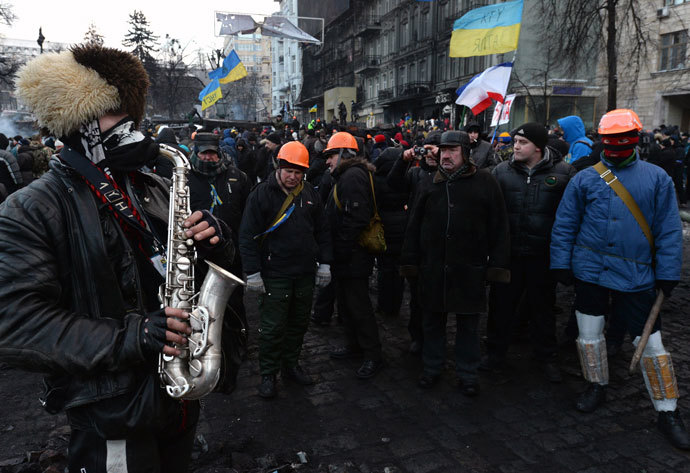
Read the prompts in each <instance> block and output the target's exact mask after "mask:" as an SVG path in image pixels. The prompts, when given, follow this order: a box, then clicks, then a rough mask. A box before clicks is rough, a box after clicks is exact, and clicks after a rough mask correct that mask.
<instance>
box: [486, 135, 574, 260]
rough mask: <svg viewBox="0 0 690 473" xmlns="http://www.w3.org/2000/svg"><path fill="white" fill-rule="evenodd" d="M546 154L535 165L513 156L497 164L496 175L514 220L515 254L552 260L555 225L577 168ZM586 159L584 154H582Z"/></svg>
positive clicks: (512, 238)
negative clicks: (562, 198)
mask: <svg viewBox="0 0 690 473" xmlns="http://www.w3.org/2000/svg"><path fill="white" fill-rule="evenodd" d="M553 154H554V153H553V152H552V150H551V149H550V148H546V156H545V158H544V159H543V160H542V161H541V162H539V163H538V164H537V165H536V166H534V167H533V168H532V169H528V168H527V166H525V165H524V164H522V163H518V162H515V160H514V159H513V158H512V157H511V159H510V160H508V161H504V162H502V163H500V164H499V165H498V166H496V167H495V168H494V170H493V175H494V177H495V178H496V180H498V183H499V184H500V185H501V191H502V192H503V197H504V198H505V202H506V207H507V209H508V219H509V220H510V239H511V254H512V256H513V257H514V258H515V257H530V258H534V257H541V258H546V259H547V260H548V255H549V246H550V244H551V228H552V227H553V222H554V220H555V218H556V210H557V209H558V204H559V203H560V201H561V197H563V192H565V187H566V186H567V185H568V182H569V181H570V179H571V178H572V177H573V176H574V175H575V173H576V170H575V168H574V167H573V166H571V165H570V164H568V163H566V162H565V161H562V160H561V161H559V162H557V163H554V156H553ZM580 159H583V158H580Z"/></svg>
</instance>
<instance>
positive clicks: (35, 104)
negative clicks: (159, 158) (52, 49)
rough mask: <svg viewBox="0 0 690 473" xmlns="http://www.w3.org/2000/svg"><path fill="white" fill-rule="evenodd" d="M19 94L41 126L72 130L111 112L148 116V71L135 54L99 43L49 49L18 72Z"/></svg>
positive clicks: (54, 131) (58, 132)
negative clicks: (60, 49) (54, 51)
mask: <svg viewBox="0 0 690 473" xmlns="http://www.w3.org/2000/svg"><path fill="white" fill-rule="evenodd" d="M16 86H17V94H18V95H19V97H20V98H21V100H23V101H24V103H26V104H27V105H28V106H29V108H30V109H31V110H32V111H33V113H34V115H35V116H36V119H37V121H38V123H39V125H40V126H44V127H46V128H48V130H50V132H51V133H52V134H53V135H55V136H57V137H62V136H67V135H70V134H71V133H73V132H74V131H76V130H78V129H79V127H80V126H81V125H82V124H84V123H87V122H89V121H91V120H95V119H97V118H99V117H101V116H103V115H105V114H106V113H126V114H127V115H129V116H130V117H131V118H132V119H134V122H135V123H136V124H138V123H139V122H140V121H141V119H142V118H143V117H144V108H145V106H146V92H147V90H148V86H149V78H148V74H146V70H145V69H144V66H143V65H142V63H141V61H140V60H139V59H137V58H136V57H135V56H134V55H132V54H130V53H128V52H125V51H120V50H117V49H112V48H106V47H102V46H96V45H79V46H74V47H72V48H71V49H70V50H69V51H62V52H60V53H44V54H41V55H40V56H38V57H36V58H34V59H33V60H31V61H29V62H28V63H27V64H26V65H24V66H23V67H22V68H21V69H20V70H19V72H18V74H17V80H16Z"/></svg>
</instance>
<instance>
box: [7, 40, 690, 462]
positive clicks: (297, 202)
mask: <svg viewBox="0 0 690 473" xmlns="http://www.w3.org/2000/svg"><path fill="white" fill-rule="evenodd" d="M56 73H59V74H60V77H62V78H63V79H64V80H62V81H61V83H60V84H57V85H56V84H55V82H54V80H53V75H54V74H56ZM147 83H148V81H147V78H146V72H145V70H144V69H143V66H142V65H141V63H140V62H139V60H138V59H136V58H135V57H133V56H132V55H130V54H128V53H124V52H122V51H118V50H114V49H110V48H104V47H100V46H93V45H92V46H79V47H74V48H72V49H70V50H68V51H63V52H60V53H55V54H45V55H42V56H40V57H38V58H36V59H34V60H33V61H31V62H30V63H29V64H28V65H26V66H25V67H24V68H23V69H22V70H21V71H20V72H19V75H18V81H17V84H18V93H19V95H20V97H21V98H22V100H23V101H24V102H25V103H26V104H27V105H28V106H29V107H30V108H31V109H32V110H33V112H34V114H35V116H36V118H37V121H38V123H39V125H40V126H41V132H40V133H39V134H38V135H37V136H36V137H34V138H32V139H26V138H23V137H20V136H17V137H14V138H12V139H8V138H7V137H5V136H4V135H0V148H2V151H0V159H1V160H2V164H1V165H0V185H2V186H3V187H2V188H0V189H2V191H3V192H4V193H3V200H4V201H5V202H4V204H3V205H2V206H0V258H1V259H2V261H3V263H4V264H3V265H2V267H0V281H2V284H0V304H2V307H4V310H3V311H2V313H1V315H0V355H1V356H2V359H3V361H5V362H7V363H9V364H12V365H16V366H18V367H21V368H23V369H28V370H35V371H40V372H43V373H45V374H46V378H45V379H46V381H45V385H46V392H45V393H44V396H43V398H42V400H43V404H44V406H45V407H46V409H48V410H49V412H59V411H62V410H64V411H65V412H66V413H67V416H68V419H69V422H70V425H71V428H72V435H71V440H70V450H69V452H70V459H69V462H70V471H80V470H86V471H91V470H92V469H93V470H94V471H96V470H99V471H100V469H102V468H103V462H104V461H106V455H104V454H103V452H105V451H107V452H108V455H107V457H108V458H113V457H112V455H115V456H117V455H123V452H124V451H125V450H126V460H124V461H125V462H126V464H127V465H128V467H129V471H143V469H145V468H146V467H151V468H153V469H154V470H156V471H171V472H175V471H186V469H187V466H188V464H189V455H190V452H191V448H192V441H193V437H194V429H195V426H196V421H197V419H198V415H199V403H198V401H179V400H176V399H173V398H171V397H169V396H167V395H166V394H165V392H164V390H163V389H161V388H160V383H159V379H158V369H157V368H158V358H159V356H160V355H161V353H164V354H166V355H172V356H175V355H180V354H181V353H182V352H183V350H184V347H185V345H186V343H187V339H188V337H189V334H190V333H191V328H190V327H189V325H188V324H187V323H186V320H187V319H188V318H189V314H188V313H187V311H186V310H182V309H180V308H172V307H163V308H161V307H160V301H159V299H158V288H159V286H160V285H161V284H162V283H163V282H164V281H165V279H166V267H165V264H162V265H161V264H159V263H160V262H161V259H160V255H161V252H162V251H164V247H165V245H166V244H167V243H168V242H167V238H166V235H167V226H168V222H167V215H168V210H167V205H168V199H169V196H168V195H167V194H168V192H169V183H168V182H169V181H168V179H169V178H170V177H171V175H172V172H173V169H172V164H171V162H170V160H169V159H168V158H166V157H165V156H164V155H162V154H161V153H160V151H159V145H161V144H165V145H168V146H171V147H173V148H174V149H175V150H177V151H178V152H179V153H181V154H183V155H184V156H186V157H187V159H188V160H189V163H190V170H189V175H188V188H189V197H190V199H189V201H190V206H191V210H192V213H191V215H189V217H188V218H187V219H186V221H185V223H184V225H185V228H186V229H187V230H186V235H187V237H188V238H190V239H192V240H193V241H194V242H195V245H196V248H197V252H198V256H199V258H198V260H199V264H197V265H196V266H197V270H198V271H197V274H196V279H197V282H199V281H202V280H203V277H204V275H205V273H206V269H205V268H204V267H203V266H202V265H201V264H200V262H201V261H202V260H208V261H210V262H213V263H215V264H217V265H219V266H220V267H222V268H225V269H226V270H228V271H230V272H232V273H233V274H235V275H238V276H240V277H242V278H243V279H244V281H246V290H247V291H251V292H254V293H256V294H258V298H259V311H260V325H259V327H248V324H247V318H246V315H245V308H244V299H243V297H244V288H242V287H239V288H237V289H236V290H235V291H234V292H233V294H232V296H231V299H230V301H229V302H228V304H227V307H226V308H225V317H224V318H223V323H222V333H223V337H222V340H223V342H222V368H221V379H220V381H219V383H218V385H217V388H216V390H217V391H220V392H225V393H230V392H232V390H233V389H234V386H235V383H236V378H237V372H238V368H239V366H240V363H241V362H242V360H243V358H244V356H245V352H244V351H245V347H246V343H247V334H248V333H258V342H259V355H258V356H259V365H260V373H261V379H260V382H259V385H258V394H259V395H260V396H261V397H263V398H266V399H271V398H273V397H275V396H276V393H277V387H278V386H277V376H278V375H280V376H281V377H282V379H283V380H286V381H292V382H296V383H299V384H302V385H310V384H313V383H314V382H315V380H314V378H313V377H312V376H311V375H310V374H309V366H308V363H309V360H308V359H304V358H303V357H302V356H301V349H302V343H303V338H304V335H305V333H306V331H307V330H308V327H309V324H310V323H313V324H318V325H329V324H330V323H331V322H332V319H333V317H334V316H335V314H337V318H338V320H339V321H340V323H341V324H342V325H343V327H344V333H345V337H344V340H343V343H342V345H341V346H339V347H334V349H333V351H332V352H331V353H330V357H331V358H332V359H334V360H342V359H350V358H356V359H359V360H360V361H361V364H360V365H359V367H358V369H357V370H356V372H355V373H354V375H355V376H356V377H357V378H360V379H370V378H372V377H374V376H376V374H377V373H378V372H379V371H380V370H381V369H384V368H385V365H386V360H384V358H383V356H382V349H381V338H380V334H379V326H378V321H377V320H378V318H380V317H396V316H399V314H400V313H401V307H402V304H403V291H404V287H405V284H406V283H407V285H408V286H409V289H410V296H411V297H410V302H409V305H410V306H409V314H410V317H409V323H408V329H409V333H410V347H409V351H410V352H411V353H413V354H417V355H419V356H421V359H422V364H423V369H422V371H421V372H420V374H419V377H418V379H417V380H416V382H417V385H418V386H419V387H420V388H421V389H432V388H433V387H434V385H436V384H437V383H438V381H439V379H440V377H441V376H442V372H443V367H444V365H445V358H446V327H447V324H448V318H449V315H451V316H454V318H455V320H456V324H457V331H456V337H455V346H454V357H455V360H454V361H455V371H456V373H457V378H458V381H459V387H460V393H461V394H462V395H464V396H468V397H474V396H478V395H480V390H481V386H480V383H479V371H480V370H486V371H493V372H500V371H505V370H508V369H510V361H509V359H508V353H509V350H508V349H509V346H510V344H511V339H512V336H513V334H514V331H515V329H516V327H517V324H518V322H519V321H520V320H523V319H524V320H526V321H528V326H529V331H530V340H531V344H532V347H533V352H534V356H535V359H536V360H538V362H539V363H538V366H540V368H541V370H542V371H543V374H544V376H545V377H546V379H548V380H549V381H551V382H554V383H558V382H561V380H562V376H561V371H560V363H559V357H558V337H557V333H556V314H555V312H554V305H555V291H556V284H557V283H561V284H564V285H574V286H575V294H576V299H575V303H574V307H573V310H572V312H571V314H570V322H569V328H568V330H567V331H566V333H565V334H564V337H565V338H567V339H569V340H570V341H572V342H573V343H574V344H575V345H576V347H577V350H578V352H579V353H580V362H581V367H582V372H583V377H584V378H585V380H586V381H587V384H586V389H585V390H584V392H582V393H581V394H579V395H578V397H577V401H576V404H575V407H576V408H577V409H578V410H579V411H582V412H592V411H594V410H596V409H597V408H598V407H599V406H601V405H602V404H603V403H604V402H605V401H606V392H607V385H608V381H609V378H608V368H607V363H608V362H607V348H608V349H609V351H611V350H613V349H614V348H615V347H616V346H619V345H620V343H622V340H623V336H624V333H625V331H627V332H628V333H629V334H630V337H631V339H632V341H633V343H634V344H636V345H637V344H638V343H640V340H641V339H642V336H643V327H644V325H645V321H646V317H647V314H648V313H649V312H650V309H651V307H652V306H653V304H654V303H655V301H656V300H657V299H658V297H661V296H659V294H660V295H663V296H665V297H670V296H671V293H672V291H673V289H674V287H675V286H676V285H677V284H678V282H679V280H680V271H681V267H680V266H681V261H682V250H683V240H682V226H681V220H680V217H679V204H680V205H684V202H685V195H686V190H687V185H686V188H685V189H686V190H684V187H683V184H684V183H683V166H685V165H687V153H686V152H685V146H686V145H684V143H686V142H687V135H679V134H678V130H677V129H674V128H668V127H662V128H660V129H659V130H658V136H656V135H653V136H650V135H649V134H647V133H646V132H644V130H643V127H642V124H641V123H640V120H639V118H638V117H637V115H636V114H635V112H634V111H632V110H626V109H621V110H614V111H611V112H609V113H607V114H605V115H604V116H603V117H602V119H601V122H600V123H599V125H598V128H597V131H596V134H595V136H587V134H586V133H585V127H584V124H583V122H582V120H581V119H580V118H579V117H577V116H571V117H565V118H562V119H561V120H559V121H558V125H557V127H555V128H553V129H551V130H549V129H547V128H546V127H545V126H543V125H542V124H539V123H524V124H521V125H519V126H517V127H515V128H514V129H513V130H512V131H511V132H510V133H501V134H498V135H496V136H494V137H492V138H491V139H489V138H488V137H485V136H482V129H481V127H480V125H479V123H477V122H473V121H470V122H469V123H467V124H466V125H465V126H464V128H463V130H453V129H447V128H449V124H448V123H445V122H443V121H433V122H430V123H429V122H427V123H419V124H414V123H412V122H407V121H405V122H402V123H401V124H402V127H398V128H396V129H394V130H393V131H385V132H384V131H380V130H356V129H342V128H341V127H340V126H337V125H336V123H330V124H329V125H323V124H321V123H320V122H317V121H316V120H314V121H313V122H311V123H309V124H308V125H307V126H301V125H300V124H299V122H297V119H296V118H293V119H292V121H291V122H290V123H285V122H284V121H283V117H282V116H279V117H277V119H276V121H275V122H274V123H273V124H272V126H264V127H257V128H253V129H235V128H229V129H213V130H204V129H201V130H197V129H196V127H194V128H190V129H184V130H177V131H175V130H173V129H172V128H169V127H159V128H157V129H155V128H151V129H146V128H144V129H142V127H141V122H142V119H143V115H144V105H145V97H146V90H147V89H146V86H147ZM79 98H81V99H82V100H79ZM407 126H409V128H407ZM684 140H685V141H684ZM657 141H659V143H658V144H657ZM3 145H4V146H3ZM655 164H656V165H655ZM686 182H687V181H686ZM169 264H172V262H169ZM374 268H376V274H377V280H376V283H377V285H378V290H377V296H376V298H377V300H376V304H373V303H372V301H371V298H370V291H369V289H370V287H369V284H370V276H371V275H372V273H373V271H374ZM336 308H337V310H336ZM484 313H487V314H488V315H487V344H486V345H487V346H486V350H485V353H484V354H483V355H482V347H481V343H480V322H481V320H482V314H484ZM607 325H608V328H607ZM660 328H661V322H660V320H657V322H656V324H655V325H654V327H653V329H652V332H651V334H647V335H650V336H649V339H648V341H646V340H645V341H643V342H642V344H643V345H644V347H643V351H642V361H641V362H640V369H641V371H642V374H643V378H644V382H645V384H646V386H647V389H648V391H649V395H650V397H651V399H652V403H653V405H654V407H655V409H656V410H657V411H658V426H659V429H660V430H661V432H662V433H663V434H664V435H665V436H666V437H667V438H668V440H669V442H670V443H671V444H672V445H674V446H675V447H677V448H681V449H685V450H688V449H690V437H689V436H688V434H687V432H686V429H685V426H684V424H683V421H682V419H681V416H680V414H679V413H678V410H677V398H678V387H677V382H676V377H675V374H674V371H673V365H672V363H671V358H670V354H669V353H668V351H666V350H665V348H664V346H663V343H662V340H661V331H660ZM609 333H610V334H612V337H610V338H614V340H613V341H614V344H611V343H610V340H607V338H609V337H608V335H609ZM614 333H615V334H616V335H615V337H613V334H614ZM605 334H606V336H605ZM645 339H646V337H645ZM645 343H646V345H645ZM616 344H617V345H616ZM152 452H157V454H155V455H152V454H151V453H152ZM122 458H124V457H122Z"/></svg>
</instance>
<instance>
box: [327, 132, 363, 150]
mask: <svg viewBox="0 0 690 473" xmlns="http://www.w3.org/2000/svg"><path fill="white" fill-rule="evenodd" d="M341 148H348V149H353V150H355V151H358V150H359V146H357V140H355V137H354V136H352V135H351V134H349V133H348V132H346V131H340V132H338V133H334V134H333V136H331V139H330V140H328V146H327V147H326V152H329V151H333V150H338V149H341Z"/></svg>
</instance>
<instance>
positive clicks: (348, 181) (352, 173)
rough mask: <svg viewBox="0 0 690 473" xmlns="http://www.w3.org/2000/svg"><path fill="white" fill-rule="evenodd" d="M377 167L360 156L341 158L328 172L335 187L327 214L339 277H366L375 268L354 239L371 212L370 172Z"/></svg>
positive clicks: (368, 219)
mask: <svg viewBox="0 0 690 473" xmlns="http://www.w3.org/2000/svg"><path fill="white" fill-rule="evenodd" d="M375 171H376V168H375V167H374V166H373V165H371V164H370V163H368V162H367V161H366V160H365V159H363V158H350V159H344V160H342V161H341V162H340V164H339V165H338V167H336V168H335V169H334V170H333V173H332V174H331V176H332V177H333V179H334V181H335V184H334V188H335V187H337V190H338V200H339V201H340V204H341V205H342V208H338V206H337V205H336V203H335V199H334V197H333V190H331V193H330V195H329V197H328V203H327V204H326V214H327V216H328V222H329V224H330V228H331V235H332V236H333V267H332V268H331V270H332V273H333V274H334V275H335V276H336V277H340V278H366V277H369V275H370V274H371V272H372V270H373V268H374V257H373V256H372V255H371V254H369V253H368V252H367V251H366V250H365V249H364V248H362V247H361V246H360V245H359V243H357V239H358V238H359V235H360V234H361V233H362V231H363V230H364V229H365V228H366V227H367V225H369V221H370V220H371V217H373V215H374V196H373V195H372V192H371V183H370V181H369V173H370V172H372V173H373V172H375Z"/></svg>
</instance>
